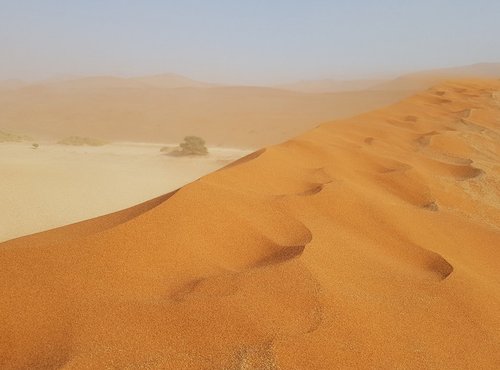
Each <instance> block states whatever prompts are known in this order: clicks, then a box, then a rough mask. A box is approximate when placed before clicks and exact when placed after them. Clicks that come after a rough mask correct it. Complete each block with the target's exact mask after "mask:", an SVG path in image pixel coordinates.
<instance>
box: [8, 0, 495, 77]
mask: <svg viewBox="0 0 500 370" xmlns="http://www.w3.org/2000/svg"><path fill="white" fill-rule="evenodd" d="M498 19H500V2H498V1H494V0H483V1H474V2H470V1H463V0H462V1H451V0H445V1H428V0H427V1H419V2H401V1H378V2H370V1H347V0H344V1H318V0H314V1H289V0H287V1H285V0H274V1H263V0H257V1H229V0H218V1H210V2H208V1H195V0H188V1H176V2H174V1H156V0H146V1H118V0H109V1H105V2H103V1H97V0H89V1H72V2H63V1H54V0H46V1H43V2H41V1H35V0H25V1H12V0H7V1H5V0H4V1H2V2H1V12H0V49H1V50H2V60H1V62H0V79H12V78H15V79H28V80H36V79H47V78H52V77H61V76H68V75H69V76H85V75H121V76H136V75H147V74H155V73H163V72H175V73H179V74H183V75H187V76H190V77H192V78H195V79H197V80H202V81H217V82H223V83H232V84H275V83H284V82H288V81H293V80H297V79H319V78H326V77H333V78H341V79H349V78H372V77H378V76H381V75H384V76H386V75H391V76H395V75H398V74H402V73H406V72H411V71H417V70H425V69H431V68H438V67H449V66H456V65H466V64H472V63H476V62H494V61H498V60H500V48H498V39H499V35H500V23H499V22H498Z"/></svg>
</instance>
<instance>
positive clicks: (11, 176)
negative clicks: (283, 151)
mask: <svg viewBox="0 0 500 370" xmlns="http://www.w3.org/2000/svg"><path fill="white" fill-rule="evenodd" d="M0 141H1V140H0ZM162 146H163V145H160V144H140V143H113V144H108V145H105V146H102V147H88V146H85V147H83V146H82V147H75V146H65V145H57V144H50V143H41V145H40V147H39V148H38V149H36V150H34V149H33V148H32V147H31V144H29V143H15V144H14V143H10V144H5V143H3V144H1V145H0V204H1V207H2V208H1V209H2V213H1V214H0V242H1V241H6V240H8V239H12V238H15V237H20V236H23V235H27V234H33V233H35V232H40V231H43V230H48V229H52V228H54V227H59V226H63V225H67V224H69V223H73V222H77V221H82V220H85V219H88V218H91V217H96V216H100V215H103V214H107V213H110V212H113V211H117V210H120V209H123V208H126V207H130V206H132V205H135V204H137V203H140V202H144V201H145V200H148V199H151V198H153V197H157V196H160V195H162V194H164V193H165V192H166V191H170V190H175V189H177V188H179V187H180V186H182V185H185V184H187V183H189V182H191V181H193V180H196V179H197V178H199V177H201V176H203V175H205V174H207V173H210V172H212V171H215V170H217V169H219V168H221V167H222V166H224V165H226V164H227V163H228V162H229V161H232V160H235V159H237V158H239V157H241V156H244V155H245V154H247V153H248V151H246V152H245V151H241V150H236V149H227V148H211V149H210V154H209V155H208V156H206V157H201V158H172V157H169V156H165V155H163V154H162V153H160V148H161V147H162Z"/></svg>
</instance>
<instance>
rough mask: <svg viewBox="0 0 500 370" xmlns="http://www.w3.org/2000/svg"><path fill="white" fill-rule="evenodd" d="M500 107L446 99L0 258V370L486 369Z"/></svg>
mask: <svg viewBox="0 0 500 370" xmlns="http://www.w3.org/2000/svg"><path fill="white" fill-rule="evenodd" d="M499 91H500V81H499V80H461V81H457V82H449V83H444V84H441V85H440V86H438V87H435V88H433V89H431V90H428V91H426V92H423V93H421V94H418V95H416V96H414V97H412V98H409V99H407V100H405V101H403V102H401V103H398V104H396V105H394V106H391V107H388V108H383V109H380V110H377V111H374V112H372V113H368V114H364V115H361V116H358V117H355V118H352V119H346V120H343V121H337V122H332V123H327V124H323V125H320V126H319V127H317V128H316V129H314V130H311V131H309V132H306V133H304V134H302V135H300V136H298V137H296V138H294V139H291V140H289V141H287V142H285V143H283V144H281V145H276V146H272V147H268V148H266V149H264V150H260V151H258V152H256V153H253V154H251V155H249V156H247V157H246V158H244V159H241V160H239V161H237V162H236V163H234V164H232V165H230V166H228V167H226V168H225V169H222V170H219V171H217V172H214V173H212V174H210V175H208V176H205V177H203V178H201V179H200V180H198V181H195V182H193V183H190V184H188V185H186V186H184V187H182V188H181V189H180V190H178V191H176V192H172V193H170V194H167V195H165V196H163V197H161V198H157V199H155V200H152V201H150V202H147V203H144V204H141V205H138V206H136V207H134V208H131V209H128V210H125V211H122V212H119V213H115V214H111V215H108V216H104V217H101V218H98V219H93V220H90V221H85V222H83V223H80V224H76V225H72V226H68V227H63V228H60V229H55V230H52V231H48V232H44V233H41V234H37V235H33V236H28V237H24V238H20V239H16V240H13V241H10V242H7V243H3V244H0V284H1V285H0V286H1V291H0V307H1V311H0V328H1V332H0V368H2V369H9V368H14V369H24V368H30V369H45V368H63V369H108V368H120V369H126V368H128V369H354V368H367V369H498V368H500V351H499V350H498V349H499V343H500V267H499V266H500V161H499V159H500V158H499V153H500V100H499Z"/></svg>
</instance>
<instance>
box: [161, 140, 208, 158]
mask: <svg viewBox="0 0 500 370" xmlns="http://www.w3.org/2000/svg"><path fill="white" fill-rule="evenodd" d="M160 151H161V152H162V153H166V154H168V155H171V156H174V157H182V156H190V155H207V154H208V149H207V147H206V145H205V140H203V139H202V138H201V137H198V136H186V137H185V138H184V141H183V142H182V143H180V144H179V146H178V147H177V148H172V147H168V146H165V147H163V148H161V149H160Z"/></svg>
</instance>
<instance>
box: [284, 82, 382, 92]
mask: <svg viewBox="0 0 500 370" xmlns="http://www.w3.org/2000/svg"><path fill="white" fill-rule="evenodd" d="M383 82H386V81H385V80H383V79H364V80H362V79H360V80H335V79H322V80H302V81H297V82H292V83H287V84H280V85H276V86H275V87H276V88H280V89H285V90H291V91H298V92H307V93H331V92H345V91H360V90H366V89H369V88H372V87H374V86H377V85H380V84H382V83H383Z"/></svg>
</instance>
